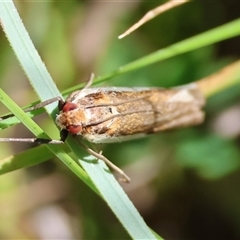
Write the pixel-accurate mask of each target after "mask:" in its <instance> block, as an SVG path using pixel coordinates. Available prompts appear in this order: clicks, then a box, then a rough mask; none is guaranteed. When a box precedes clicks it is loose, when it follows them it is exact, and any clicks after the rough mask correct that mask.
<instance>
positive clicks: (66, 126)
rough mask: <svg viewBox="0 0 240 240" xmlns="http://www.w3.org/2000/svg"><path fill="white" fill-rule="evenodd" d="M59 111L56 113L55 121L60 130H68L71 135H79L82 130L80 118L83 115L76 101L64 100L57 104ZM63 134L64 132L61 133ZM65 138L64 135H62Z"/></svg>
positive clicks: (81, 118)
mask: <svg viewBox="0 0 240 240" xmlns="http://www.w3.org/2000/svg"><path fill="white" fill-rule="evenodd" d="M58 108H59V111H60V113H59V114H58V115H57V118H56V123H57V125H58V126H59V127H60V128H61V132H62V131H63V130H64V131H65V132H66V131H67V132H69V133H71V134H72V135H79V134H81V132H82V124H81V123H82V120H83V119H84V115H83V113H82V111H81V110H79V106H78V105H77V104H76V103H72V102H65V103H63V104H59V105H58ZM63 135H64V136H65V135H66V133H64V134H63ZM62 138H65V139H66V137H62Z"/></svg>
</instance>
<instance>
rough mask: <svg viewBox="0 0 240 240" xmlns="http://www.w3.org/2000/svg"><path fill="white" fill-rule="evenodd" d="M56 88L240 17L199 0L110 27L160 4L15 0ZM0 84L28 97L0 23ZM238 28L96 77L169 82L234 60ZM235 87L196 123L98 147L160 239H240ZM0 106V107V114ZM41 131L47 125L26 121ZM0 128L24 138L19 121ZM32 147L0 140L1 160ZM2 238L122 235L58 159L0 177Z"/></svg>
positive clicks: (239, 101)
mask: <svg viewBox="0 0 240 240" xmlns="http://www.w3.org/2000/svg"><path fill="white" fill-rule="evenodd" d="M15 4H16V6H17V9H18V11H19V13H20V16H21V17H22V19H23V22H24V24H25V26H26V28H27V30H28V31H29V34H30V36H31V38H32V40H33V42H34V44H35V46H36V48H37V49H38V51H39V53H40V55H41V57H42V58H43V60H44V62H45V64H46V66H47V68H48V70H49V72H50V74H51V75H52V77H53V79H54V81H55V82H56V84H57V86H58V88H59V89H60V90H65V89H67V88H68V87H72V86H74V85H76V84H79V83H80V82H84V81H86V80H87V79H88V76H89V74H90V73H91V72H94V73H95V75H96V76H99V75H102V74H106V73H109V72H111V71H113V70H115V69H117V68H119V67H120V66H122V65H125V64H127V63H129V62H131V61H134V60H135V59H138V58H140V57H142V56H145V55H147V54H149V53H151V52H153V51H156V50H158V49H161V48H164V47H167V46H169V45H171V44H173V43H176V42H178V41H181V40H183V39H187V38H189V37H191V36H194V35H196V34H199V33H202V32H204V31H206V30H209V29H212V28H214V27H217V26H220V25H222V24H224V23H227V22H229V21H231V20H234V19H236V18H238V17H239V16H240V13H239V9H240V3H239V2H237V1H235V2H231V1H220V0H219V1H198V2H192V3H188V4H185V5H182V6H181V7H178V8H176V9H173V10H171V11H169V12H167V13H164V14H162V15H161V16H159V17H157V18H155V19H153V20H152V21H150V22H149V23H147V24H146V25H144V26H143V27H141V28H140V29H138V30H137V31H135V32H134V33H132V34H131V35H129V36H128V37H126V38H124V39H122V40H118V39H117V36H118V35H120V34H121V33H122V32H124V31H125V30H126V29H127V28H128V27H130V26H131V25H132V24H133V23H135V22H136V21H137V20H139V19H140V18H141V17H142V16H143V15H144V14H145V13H146V12H147V11H149V10H150V9H152V8H155V7H156V6H158V4H159V3H158V2H154V1H153V2H152V1H143V2H141V1H133V2H115V1H108V2H102V1H69V2H67V1H64V2H61V1H55V2H51V1H43V2H34V1H32V2H16V3H15ZM0 41H1V44H0V53H1V54H0V62H1V64H0V84H1V87H2V88H3V89H4V90H5V91H6V92H7V93H8V94H9V95H10V96H11V97H12V98H13V99H14V100H15V101H16V102H17V103H18V104H19V105H20V106H25V105H28V104H29V103H31V102H34V101H36V100H37V96H36V95H35V93H34V91H33V90H32V88H31V86H30V85H29V83H28V81H27V79H26V76H25V75H24V73H23V71H22V69H21V67H20V66H19V64H18V61H17V60H16V58H15V56H14V53H13V51H12V50H11V47H10V46H9V44H8V42H7V40H6V38H5V36H4V34H3V32H1V33H0ZM239 43H240V37H236V38H232V39H229V40H226V41H223V42H221V43H218V44H215V45H213V46H208V47H205V48H201V49H198V50H196V51H192V52H190V53H187V54H182V55H179V56H178V57H174V58H171V59H169V60H167V61H163V62H159V63H157V64H153V65H150V66H148V67H145V68H142V69H140V70H138V71H135V72H131V73H127V74H124V75H122V76H120V77H117V78H114V79H111V80H110V81H108V82H105V83H104V84H102V86H113V85H114V86H149V87H152V86H162V87H171V86H176V85H181V84H185V83H189V82H193V81H195V80H198V79H200V78H203V77H205V76H208V75H209V74H211V73H213V72H215V71H217V70H219V69H221V68H222V67H223V66H225V65H227V64H228V63H231V62H233V61H234V60H237V59H239V55H240V44H239ZM239 93H240V86H239V85H238V86H235V87H232V88H231V89H226V90H225V91H224V92H221V93H218V94H217V95H215V96H213V97H211V98H210V99H208V102H207V106H206V121H205V123H204V124H202V125H201V126H197V127H192V128H188V129H181V130H177V131H172V132H166V133H160V134H157V135H152V136H149V137H147V138H145V139H139V140H135V141H129V142H125V143H121V144H120V143H116V144H109V145H101V146H97V147H98V148H99V149H103V150H104V155H106V156H107V157H108V158H109V159H110V160H112V161H113V162H114V163H115V164H116V165H118V166H121V167H122V168H123V169H124V171H125V172H127V174H128V175H129V176H130V177H131V179H132V182H131V184H128V185H126V184H124V185H123V188H124V189H125V191H126V193H127V194H128V196H129V197H130V198H131V199H132V201H133V203H134V205H135V206H136V207H137V209H138V210H139V212H140V214H141V215H142V216H143V218H144V220H145V221H146V223H147V224H148V225H149V226H150V227H151V228H152V229H153V230H154V231H155V232H157V233H158V234H159V235H160V236H162V237H163V238H166V239H239V238H240V191H239V180H240V168H239V167H240V151H239V144H240V121H239V117H240V94H239ZM6 112H7V110H6V109H4V108H3V107H1V110H0V113H1V114H4V113H6ZM35 119H36V121H37V122H38V123H39V124H40V125H41V126H42V127H43V128H44V129H45V131H46V132H47V133H50V135H51V136H55V138H56V139H58V138H59V133H58V132H53V131H52V126H53V123H52V121H51V120H50V119H48V117H47V116H45V115H44V114H43V115H41V116H38V117H36V118H35ZM1 134H2V137H31V134H30V133H29V132H28V130H26V129H25V128H24V127H23V126H20V125H19V126H16V127H13V128H10V129H7V130H4V131H2V133H1ZM29 147H34V146H33V145H27V144H7V143H2V144H1V152H0V156H1V158H3V157H5V156H8V155H11V154H15V153H17V152H20V151H24V149H28V148H29ZM0 192H1V198H0V206H1V208H0V223H1V224H0V238H1V239H4V238H12V239H14V238H15V239H16V238H24V239H27V238H28V239H29V238H34V239H51V238H55V239H59V238H62V239H74V238H75V239H128V238H129V236H128V235H127V233H126V232H125V230H124V229H123V228H122V226H121V225H120V224H119V222H118V220H117V219H116V218H115V216H114V215H113V214H112V212H111V211H110V210H109V208H108V207H107V206H106V204H105V203H104V202H103V201H102V200H101V199H100V198H99V197H98V196H96V194H94V193H93V192H92V191H91V190H90V189H89V188H87V187H86V186H85V185H84V184H83V183H82V182H80V181H79V179H78V178H76V177H75V176H74V175H73V174H72V173H71V172H70V171H69V170H68V169H67V168H66V167H65V166H63V165H62V163H61V162H59V161H58V160H57V159H53V160H51V161H47V162H45V163H43V164H40V165H38V166H35V167H31V168H28V169H23V170H18V171H16V172H13V173H9V174H5V175H3V176H1V177H0Z"/></svg>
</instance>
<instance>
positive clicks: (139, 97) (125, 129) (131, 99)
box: [56, 84, 205, 143]
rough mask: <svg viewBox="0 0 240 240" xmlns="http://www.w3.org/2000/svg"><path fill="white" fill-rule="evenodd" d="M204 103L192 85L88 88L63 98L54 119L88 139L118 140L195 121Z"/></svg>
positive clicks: (195, 87)
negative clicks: (63, 102)
mask: <svg viewBox="0 0 240 240" xmlns="http://www.w3.org/2000/svg"><path fill="white" fill-rule="evenodd" d="M204 103H205V101H204V97H203V95H202V94H201V92H200V90H199V89H198V87H197V85H196V84H189V85H185V86H182V87H177V88H172V89H162V88H88V89H83V90H80V91H76V92H74V93H72V94H71V95H70V96H69V97H68V98H67V99H66V103H65V106H64V108H63V110H62V111H61V112H60V114H59V115H58V116H57V118H56V122H57V124H58V125H59V126H60V127H61V129H67V130H68V131H69V132H70V133H72V134H74V135H82V136H83V137H84V138H85V139H87V140H88V141H90V142H94V143H110V142H118V141H123V140H128V139H129V138H135V137H138V136H140V135H141V136H144V135H146V134H150V133H155V132H159V131H163V130H166V129H172V128H179V127H185V126H191V125H196V124H199V123H201V122H202V121H203V119H204V113H203V111H202V110H201V108H202V107H203V105H204Z"/></svg>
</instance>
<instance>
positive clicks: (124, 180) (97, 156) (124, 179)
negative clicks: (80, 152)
mask: <svg viewBox="0 0 240 240" xmlns="http://www.w3.org/2000/svg"><path fill="white" fill-rule="evenodd" d="M78 142H79V143H80V144H81V145H82V147H83V148H84V149H85V150H86V151H87V152H88V153H89V154H91V155H93V156H94V157H96V158H97V159H100V160H102V161H104V162H105V163H106V164H107V165H108V166H109V167H110V168H111V169H113V170H114V171H116V172H117V173H119V174H120V175H121V176H122V178H119V181H121V182H126V183H129V182H130V181H131V179H130V178H129V177H128V175H127V174H126V173H125V172H124V171H123V170H122V169H121V168H119V167H118V166H116V165H115V164H113V163H112V162H111V161H110V160H108V159H107V158H106V157H104V156H103V155H102V151H101V152H100V153H97V152H95V151H94V150H92V149H91V148H89V147H87V146H86V145H85V144H84V143H83V142H81V141H80V140H79V139H78Z"/></svg>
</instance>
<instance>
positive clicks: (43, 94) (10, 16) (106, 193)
mask: <svg viewBox="0 0 240 240" xmlns="http://www.w3.org/2000/svg"><path fill="white" fill-rule="evenodd" d="M0 15H1V21H2V23H3V26H4V30H5V33H6V35H7V37H8V39H9V41H10V43H11V45H12V47H13V49H14V51H15V53H16V55H17V57H18V59H19V61H20V63H21V65H22V67H23V69H24V71H25V72H26V74H27V76H28V77H29V79H30V81H31V82H32V85H33V87H34V89H35V91H36V92H38V94H39V96H40V98H41V100H46V99H49V98H52V97H55V96H59V95H60V94H59V92H58V90H57V89H56V86H55V84H53V82H52V79H51V77H50V76H49V74H48V72H47V70H46V68H45V66H44V65H43V63H42V61H41V59H40V57H39V56H38V54H37V51H36V50H35V48H34V46H33V44H32V42H31V40H30V38H29V36H28V34H27V32H26V30H25V28H24V26H23V24H22V22H21V20H20V17H19V15H18V13H17V11H16V9H15V7H14V5H13V3H12V2H11V1H8V2H0ZM36 76H37V77H36ZM10 110H11V111H12V109H10ZM52 110H53V107H51V108H50V107H48V111H49V112H50V113H51V112H52ZM13 113H14V114H15V112H13ZM17 117H18V116H17ZM23 120H24V119H23ZM41 134H43V133H41ZM41 134H40V135H41ZM69 143H70V145H71V147H72V148H73V150H74V152H75V154H76V155H77V156H78V157H79V158H81V157H82V156H80V155H81V154H82V151H81V150H79V146H78V144H77V143H76V142H75V141H71V139H70V140H69ZM49 149H51V150H52V149H53V151H54V153H55V154H56V155H57V156H58V157H59V158H60V159H61V160H63V161H64V163H65V164H66V165H68V167H69V168H70V169H71V170H72V171H74V169H73V168H72V165H71V164H74V163H75V162H74V161H73V162H70V161H68V162H66V159H64V157H67V156H68V155H67V154H66V153H65V152H64V151H63V150H62V148H61V146H57V145H56V146H52V145H51V146H49ZM79 162H80V163H81V164H83V167H84V168H85V170H86V171H87V173H88V174H89V176H90V177H91V179H92V180H93V181H94V184H95V186H96V187H97V189H98V190H99V192H100V194H101V196H102V197H103V198H104V199H105V200H106V201H107V203H108V205H109V207H110V208H111V209H112V211H113V212H114V213H115V215H116V216H117V218H118V219H119V220H120V222H121V223H122V225H123V226H124V227H125V229H126V230H127V231H128V233H129V234H130V236H131V237H132V238H134V239H139V238H142V239H144V238H145V239H155V236H154V235H153V233H152V232H151V230H150V229H149V228H148V227H147V226H146V224H145V223H144V221H143V220H142V218H141V216H140V215H139V213H138V212H137V210H136V209H135V208H134V206H133V205H132V203H131V201H130V200H129V199H128V197H127V196H126V195H125V193H124V192H123V190H122V188H121V187H120V186H119V184H118V183H117V182H116V180H115V179H114V177H113V176H112V174H107V176H108V177H106V173H105V172H104V171H103V168H104V169H106V168H107V167H106V166H105V164H103V162H101V161H99V162H98V164H96V165H94V166H96V167H93V166H92V164H89V163H86V162H85V161H83V160H79ZM76 167H77V166H76ZM78 168H79V169H80V167H79V166H78ZM92 169H93V170H92ZM75 170H76V169H75ZM90 170H92V171H90ZM75 173H76V172H75ZM95 175H97V176H98V177H97V179H96V178H95V177H94V176H95ZM85 180H87V178H86V179H85ZM113 184H114V187H113V186H112V185H113ZM111 196H112V197H111ZM118 206H121V208H119V207H118ZM129 223H132V224H129Z"/></svg>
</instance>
